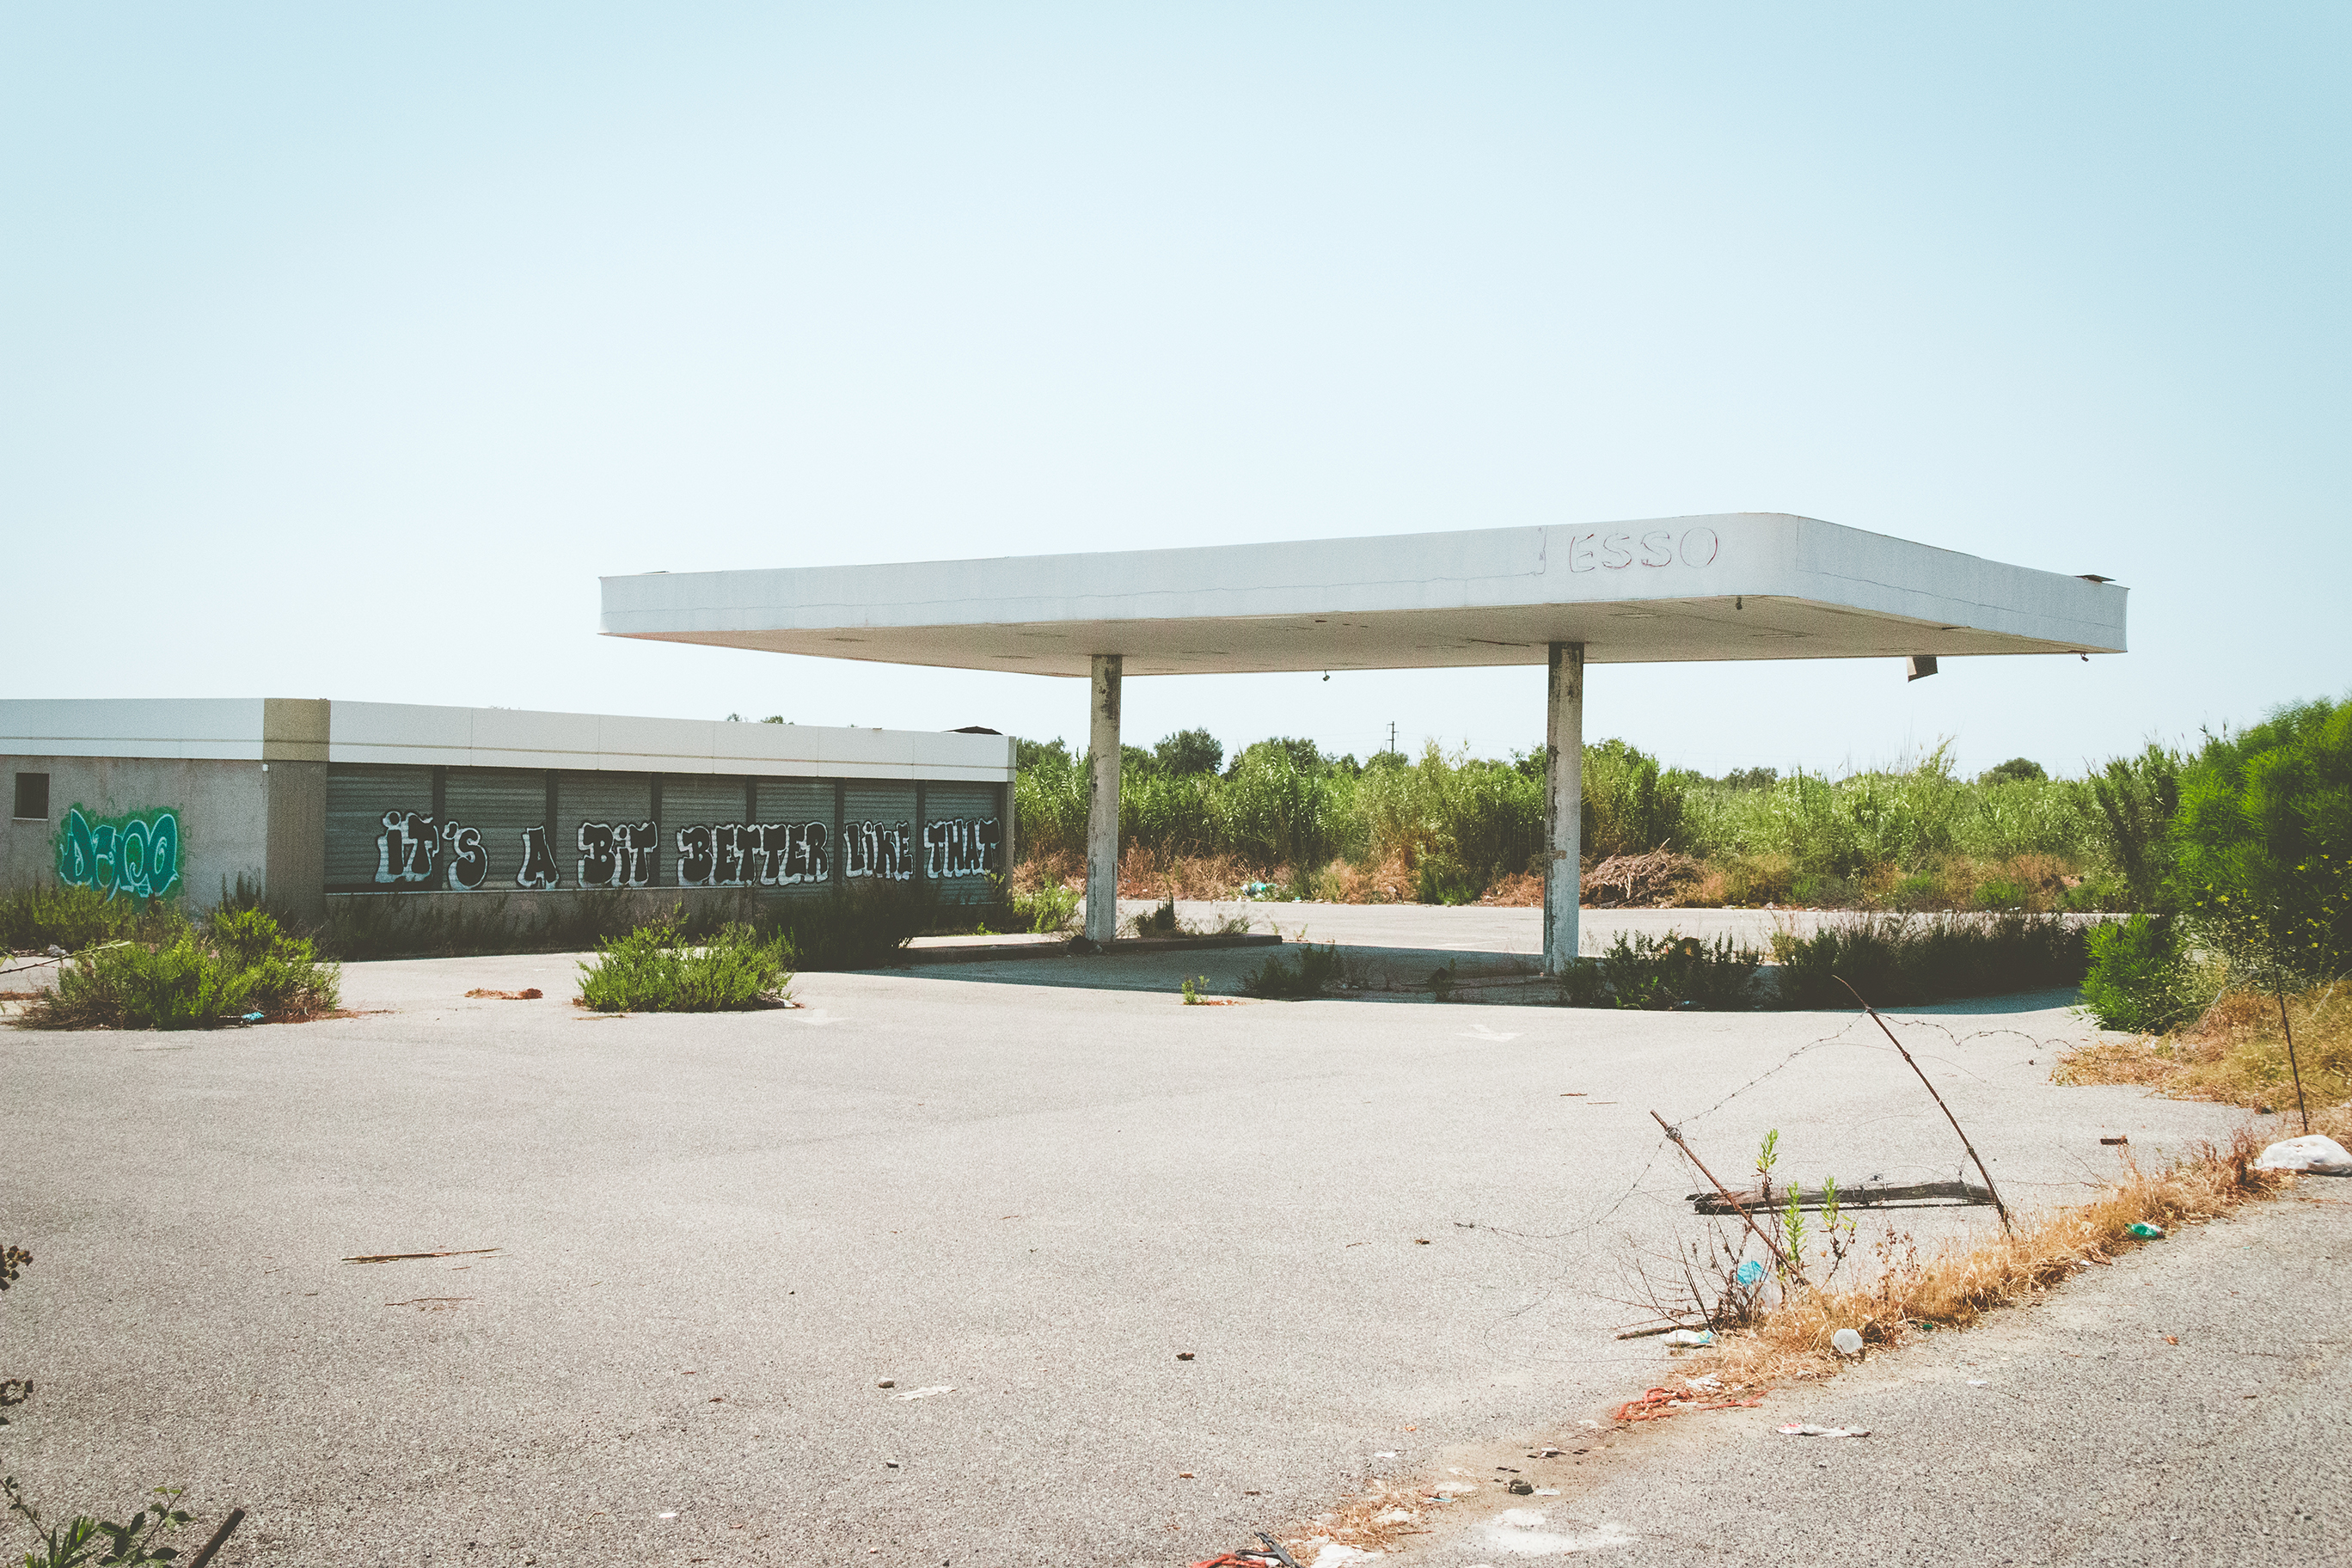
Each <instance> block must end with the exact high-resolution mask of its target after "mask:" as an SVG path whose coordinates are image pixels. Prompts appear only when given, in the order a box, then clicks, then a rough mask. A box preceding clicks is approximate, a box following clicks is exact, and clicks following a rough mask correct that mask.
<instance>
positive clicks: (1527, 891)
mask: <svg viewBox="0 0 2352 1568" xmlns="http://www.w3.org/2000/svg"><path fill="white" fill-rule="evenodd" d="M1543 900H1544V879H1543V878H1542V877H1540V876H1539V875H1538V874H1537V873H1535V872H1533V871H1522V872H1520V873H1519V874H1518V875H1517V876H1516V877H1505V878H1503V879H1500V880H1499V881H1497V882H1496V884H1495V885H1494V886H1493V887H1491V888H1489V889H1486V896H1485V897H1484V898H1481V899H1480V900H1478V901H1479V902H1480V903H1482V904H1488V905H1493V906H1495V907H1497V908H1501V909H1512V910H1527V909H1541V908H1542V907H1543Z"/></svg>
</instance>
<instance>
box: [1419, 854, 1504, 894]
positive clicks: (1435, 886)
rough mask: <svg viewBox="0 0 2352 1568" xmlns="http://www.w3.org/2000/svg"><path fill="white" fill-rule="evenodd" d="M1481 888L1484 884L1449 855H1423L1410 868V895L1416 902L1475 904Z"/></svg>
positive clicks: (1483, 889) (1484, 889)
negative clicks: (1415, 864)
mask: <svg viewBox="0 0 2352 1568" xmlns="http://www.w3.org/2000/svg"><path fill="white" fill-rule="evenodd" d="M1484 891H1486V888H1485V885H1484V884H1483V883H1481V882H1478V881H1475V880H1474V879H1472V878H1471V875H1470V873H1469V872H1468V870H1466V869H1465V868H1464V867H1463V864H1462V862H1461V861H1459V860H1457V859H1455V858H1454V857H1453V856H1451V855H1444V854H1431V855H1424V856H1423V857H1422V859H1421V864H1420V865H1418V866H1416V867H1414V868H1413V870H1412V896H1413V899H1414V900H1415V901H1416V902H1419V903H1424V904H1475V903H1476V902H1477V901H1478V895H1479V894H1480V893H1482V892H1484Z"/></svg>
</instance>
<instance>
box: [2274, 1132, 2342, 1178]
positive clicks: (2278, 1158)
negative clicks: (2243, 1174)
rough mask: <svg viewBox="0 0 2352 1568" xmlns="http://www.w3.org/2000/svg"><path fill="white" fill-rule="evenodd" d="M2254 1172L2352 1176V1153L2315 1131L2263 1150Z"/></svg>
mask: <svg viewBox="0 0 2352 1568" xmlns="http://www.w3.org/2000/svg"><path fill="white" fill-rule="evenodd" d="M2254 1169H2255V1170H2257V1171H2310V1172H2312V1173H2315V1174H2318V1175H2323V1176H2352V1152H2347V1151H2346V1150H2345V1147H2344V1145H2343V1144H2341V1143H2338V1142H2336V1140H2335V1139H2333V1138H2329V1137H2326V1136H2324V1135H2322V1134H2320V1133H2317V1132H2314V1133H2311V1134H2309V1135H2308V1136H2306V1137H2302V1138H2290V1139H2288V1140H2287V1141H2286V1142H2284V1143H2273V1144H2272V1145H2271V1146H2270V1147H2269V1148H2267V1149H2265V1150H2263V1157H2262V1158H2261V1159H2259V1160H2257V1161H2255V1162H2254Z"/></svg>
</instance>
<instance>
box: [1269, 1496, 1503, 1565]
mask: <svg viewBox="0 0 2352 1568" xmlns="http://www.w3.org/2000/svg"><path fill="white" fill-rule="evenodd" d="M1481 1484H1482V1488H1483V1486H1484V1485H1485V1483H1481ZM1428 1495H1429V1494H1428V1489H1427V1488H1425V1487H1422V1486H1417V1485H1416V1486H1396V1485H1382V1484H1379V1483H1375V1484H1374V1485H1373V1486H1372V1487H1371V1488H1370V1489H1368V1490H1366V1491H1364V1492H1363V1493H1361V1494H1360V1495H1358V1496H1356V1497H1351V1498H1349V1500H1347V1501H1345V1502H1343V1503H1340V1504H1339V1505H1338V1506H1337V1507H1335V1508H1332V1509H1331V1510H1328V1511H1327V1512H1324V1513H1318V1514H1317V1515H1316V1516H1315V1517H1314V1518H1313V1519H1312V1520H1310V1521H1307V1523H1305V1524H1302V1525H1299V1526H1297V1528H1296V1529H1293V1530H1291V1531H1286V1532H1285V1533H1283V1534H1282V1535H1280V1536H1278V1537H1276V1539H1278V1540H1279V1541H1281V1542H1282V1544H1283V1545H1284V1546H1286V1547H1287V1548H1288V1549H1289V1550H1290V1552H1292V1554H1293V1555H1297V1553H1298V1552H1300V1551H1302V1550H1303V1549H1307V1548H1310V1547H1315V1546H1317V1543H1318V1542H1337V1543H1338V1544H1339V1545H1341V1546H1355V1547H1360V1548H1362V1549H1364V1550H1365V1551H1368V1552H1378V1551H1393V1550H1399V1549H1402V1546H1403V1545H1404V1542H1405V1540H1406V1538H1407V1537H1409V1536H1413V1535H1425V1534H1427V1533H1428V1531H1429V1528H1430V1526H1429V1514H1430V1511H1431V1505H1430V1504H1429V1503H1428V1502H1427V1501H1426V1499H1427V1497H1428ZM1398 1514H1408V1515H1410V1516H1411V1517H1410V1518H1404V1519H1400V1518H1397V1517H1395V1516H1396V1515H1398ZM1383 1516H1387V1517H1383ZM1300 1561H1302V1562H1311V1561H1312V1559H1311V1558H1301V1559H1300Z"/></svg>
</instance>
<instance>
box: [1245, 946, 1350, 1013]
mask: <svg viewBox="0 0 2352 1568" xmlns="http://www.w3.org/2000/svg"><path fill="white" fill-rule="evenodd" d="M1349 978H1350V976H1349V968H1348V962H1347V960H1346V959H1344V958H1342V957H1340V956H1339V943H1337V942H1326V943H1324V944H1323V945H1322V946H1320V947H1318V946H1316V945H1315V944H1314V943H1313V942H1304V943H1301V944H1300V946H1299V947H1298V950H1297V954H1296V955H1295V956H1291V957H1286V956H1285V955H1284V954H1283V953H1281V952H1272V953H1269V954H1267V955H1266V959H1265V963H1261V964H1259V965H1258V966H1257V967H1255V969H1252V970H1251V971H1250V972H1249V973H1247V974H1244V975H1243V976H1242V990H1243V991H1244V993H1246V994H1249V995H1252V996H1265V997H1270V998H1273V999H1275V1000H1277V1001H1291V1002H1296V1001H1300V1000H1303V999H1305V998H1307V997H1309V996H1321V995H1323V994H1326V993H1328V991H1329V990H1331V988H1332V987H1334V986H1338V985H1345V984H1348V982H1349Z"/></svg>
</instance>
